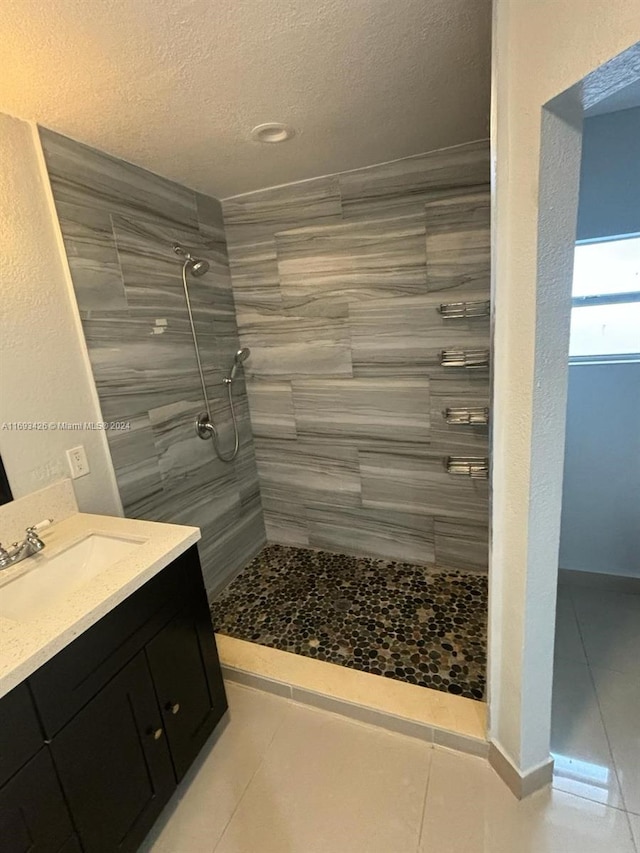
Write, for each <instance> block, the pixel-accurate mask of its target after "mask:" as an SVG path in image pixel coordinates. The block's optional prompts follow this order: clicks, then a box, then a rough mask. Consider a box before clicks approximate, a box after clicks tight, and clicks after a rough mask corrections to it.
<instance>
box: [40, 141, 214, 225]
mask: <svg viewBox="0 0 640 853" xmlns="http://www.w3.org/2000/svg"><path fill="white" fill-rule="evenodd" d="M39 132H40V139H41V141H42V148H43V151H44V156H45V161H46V164H47V171H48V172H49V179H50V180H51V185H52V189H53V194H54V198H55V201H56V204H57V203H58V202H66V203H68V204H75V205H79V206H81V207H90V208H95V209H98V210H103V211H104V212H106V213H122V214H124V215H125V216H126V215H135V216H138V217H140V218H143V219H153V220H158V219H159V220H165V221H166V222H169V223H171V224H173V225H178V226H179V225H187V226H191V227H193V228H196V229H197V227H198V214H197V208H196V199H195V194H194V193H193V192H192V191H191V190H189V189H187V188H186V187H182V186H180V184H176V183H173V181H169V180H167V179H166V178H161V177H160V176H159V175H154V174H153V173H152V172H147V171H146V170H145V169H141V168H139V167H138V166H134V165H133V164H132V163H126V162H125V161H124V160H118V159H117V158H115V157H111V156H110V155H108V154H105V153H104V152H102V151H97V150H96V149H95V148H89V147H88V146H86V145H82V144H81V143H79V142H76V141H75V140H73V139H68V138H67V137H65V136H61V135H60V134H59V133H54V132H53V131H51V130H48V129H46V128H43V127H40V128H39Z"/></svg>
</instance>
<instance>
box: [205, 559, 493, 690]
mask: <svg viewBox="0 0 640 853" xmlns="http://www.w3.org/2000/svg"><path fill="white" fill-rule="evenodd" d="M211 616H212V620H213V626H214V629H215V630H216V632H218V633H221V634H227V635H228V636H231V637H236V638H238V639H240V640H248V641H250V642H253V643H259V644H261V645H263V646H271V647H272V648H276V649H281V650H282V651H285V652H293V653H294V654H298V655H305V656H306V657H310V658H316V659H317V660H322V661H328V662H329V663H335V664H340V665H341V666H347V667H351V668H352V669H358V670H361V671H362V672H370V673H374V674H375V675H381V676H385V677H386V678H395V679H397V680H399V681H407V682H409V683H410V684H418V685H420V686H421V687H430V688H432V689H435V690H442V691H445V692H448V693H454V694H457V695H461V696H466V697H467V698H469V699H483V697H484V693H485V684H486V681H485V679H486V645H487V578H486V575H480V574H473V573H470V572H461V571H454V570H451V569H440V568H438V567H436V566H417V565H412V564H410V563H397V562H393V561H391V560H374V559H371V558H368V557H348V556H346V555H343V554H333V553H329V552H327V551H312V550H308V549H306V548H292V547H287V546H284V545H267V546H266V547H265V548H263V550H262V551H261V552H260V553H259V554H258V556H257V557H255V559H254V560H252V562H251V563H249V565H248V566H246V567H245V568H244V569H243V570H242V571H241V572H240V574H239V575H238V577H237V578H236V579H235V580H234V581H233V582H232V583H231V584H230V585H229V586H228V587H226V589H224V590H223V591H222V593H220V595H219V596H218V598H217V599H216V600H215V601H214V602H213V603H212V605H211Z"/></svg>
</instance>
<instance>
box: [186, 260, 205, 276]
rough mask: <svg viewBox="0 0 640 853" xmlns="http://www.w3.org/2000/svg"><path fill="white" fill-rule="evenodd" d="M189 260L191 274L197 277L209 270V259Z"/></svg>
mask: <svg viewBox="0 0 640 853" xmlns="http://www.w3.org/2000/svg"><path fill="white" fill-rule="evenodd" d="M189 260H190V261H191V266H190V269H191V275H195V276H196V277H198V276H201V275H204V274H205V273H206V272H208V271H209V261H196V259H195V258H190V259H189Z"/></svg>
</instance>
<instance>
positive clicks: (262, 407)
mask: <svg viewBox="0 0 640 853" xmlns="http://www.w3.org/2000/svg"><path fill="white" fill-rule="evenodd" d="M247 394H248V397H249V410H250V412H251V426H252V427H253V434H254V435H255V437H256V438H258V437H260V438H288V439H293V438H296V437H297V430H296V418H295V412H294V410H293V391H292V388H291V382H286V381H285V382H273V381H261V380H250V381H248V382H247Z"/></svg>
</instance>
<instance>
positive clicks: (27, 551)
mask: <svg viewBox="0 0 640 853" xmlns="http://www.w3.org/2000/svg"><path fill="white" fill-rule="evenodd" d="M52 522H53V519H52V518H45V519H44V521H41V522H39V523H38V524H34V525H33V527H27V529H26V536H25V538H24V541H23V542H14V543H13V545H12V546H11V547H10V548H9V549H6V548H3V547H2V545H0V570H1V569H8V568H9V566H15V564H16V563H20V562H21V561H22V560H26V558H27V557H32V556H33V555H34V554H37V553H38V551H42V549H43V548H44V546H45V543H44V542H43V541H42V539H41V538H40V537H39V536H38V533H39V531H40V530H43V529H44V528H45V527H48V526H49V525H50V524H51V523H52Z"/></svg>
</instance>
